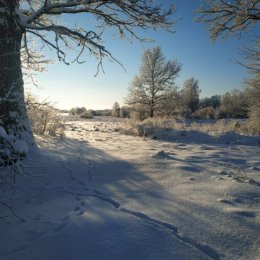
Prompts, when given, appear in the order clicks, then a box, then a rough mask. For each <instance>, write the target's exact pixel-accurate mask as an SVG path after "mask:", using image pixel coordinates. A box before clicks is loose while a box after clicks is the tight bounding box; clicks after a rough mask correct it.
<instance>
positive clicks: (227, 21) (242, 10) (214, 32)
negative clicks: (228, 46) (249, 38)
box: [198, 0, 260, 40]
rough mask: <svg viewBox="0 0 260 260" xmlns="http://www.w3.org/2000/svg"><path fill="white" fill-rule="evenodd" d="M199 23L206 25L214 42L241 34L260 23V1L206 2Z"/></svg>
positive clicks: (223, 0)
mask: <svg viewBox="0 0 260 260" xmlns="http://www.w3.org/2000/svg"><path fill="white" fill-rule="evenodd" d="M198 13H199V14H200V17H199V18H198V21H199V22H203V23H205V24H206V25H207V26H208V28H209V32H210V36H211V38H212V39H213V40H216V39H217V38H218V37H221V36H222V37H227V36H229V35H232V34H239V35H240V34H241V33H243V32H244V31H245V30H246V29H248V28H249V27H252V26H257V24H258V23H259V21H260V1H259V0H232V1H228V0H212V1H208V0H204V1H202V5H201V7H200V9H199V10H198Z"/></svg>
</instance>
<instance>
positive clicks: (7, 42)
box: [0, 0, 35, 145]
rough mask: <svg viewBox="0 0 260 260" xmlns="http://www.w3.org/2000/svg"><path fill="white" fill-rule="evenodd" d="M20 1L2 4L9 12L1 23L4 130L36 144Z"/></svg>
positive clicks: (0, 109)
mask: <svg viewBox="0 0 260 260" xmlns="http://www.w3.org/2000/svg"><path fill="white" fill-rule="evenodd" d="M17 3H18V1H17V0H1V1H0V8H1V9H2V10H3V9H4V10H6V11H5V12H4V13H1V19H0V126H2V127H4V129H5V130H6V132H7V134H12V135H14V136H15V137H16V138H21V139H25V141H26V142H27V143H28V144H29V145H31V144H35V142H34V139H33V136H32V133H31V129H30V125H29V121H28V117H27V112H26V107H25V102H24V88H23V76H22V69H21V60H20V49H21V40H22V35H23V29H22V28H20V27H19V25H18V23H17V17H16V15H15V8H16V5H17Z"/></svg>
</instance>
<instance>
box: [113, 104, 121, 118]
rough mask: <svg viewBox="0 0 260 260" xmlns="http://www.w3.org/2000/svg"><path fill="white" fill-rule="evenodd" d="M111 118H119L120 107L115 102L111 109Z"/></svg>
mask: <svg viewBox="0 0 260 260" xmlns="http://www.w3.org/2000/svg"><path fill="white" fill-rule="evenodd" d="M112 116H116V117H120V106H119V104H118V102H115V103H114V105H113V107H112Z"/></svg>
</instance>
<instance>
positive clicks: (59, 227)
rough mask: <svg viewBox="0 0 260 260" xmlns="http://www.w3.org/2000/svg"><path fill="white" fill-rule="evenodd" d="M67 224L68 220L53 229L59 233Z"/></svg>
mask: <svg viewBox="0 0 260 260" xmlns="http://www.w3.org/2000/svg"><path fill="white" fill-rule="evenodd" d="M66 225H67V222H63V223H61V224H59V225H58V226H56V227H55V228H53V229H52V232H53V233H58V232H60V231H61V230H62V229H63V228H65V226H66Z"/></svg>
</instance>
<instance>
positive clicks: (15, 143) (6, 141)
mask: <svg viewBox="0 0 260 260" xmlns="http://www.w3.org/2000/svg"><path fill="white" fill-rule="evenodd" d="M28 150H29V147H28V144H27V143H26V142H25V141H24V140H20V139H16V138H15V137H14V136H13V135H8V134H7V133H6V131H5V129H4V128H3V127H2V126H0V166H7V165H14V164H15V163H16V162H17V161H19V160H21V159H22V158H25V157H26V155H27V153H28Z"/></svg>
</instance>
